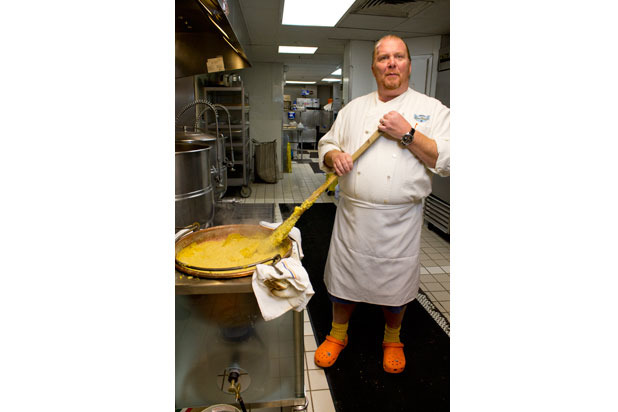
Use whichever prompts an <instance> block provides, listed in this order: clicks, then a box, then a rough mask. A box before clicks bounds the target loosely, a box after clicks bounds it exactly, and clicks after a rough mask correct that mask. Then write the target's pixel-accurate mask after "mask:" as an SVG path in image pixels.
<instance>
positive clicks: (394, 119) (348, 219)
mask: <svg viewBox="0 0 618 412" xmlns="http://www.w3.org/2000/svg"><path fill="white" fill-rule="evenodd" d="M371 71H372V72H373V76H374V77H375V80H376V83H377V88H378V90H377V91H375V92H373V93H369V94H367V95H365V96H361V97H359V98H356V99H354V100H352V101H351V102H350V103H349V104H348V105H346V106H345V107H344V108H343V109H342V110H341V111H340V112H339V116H338V117H337V120H336V121H335V122H334V124H333V126H332V128H331V129H330V131H329V132H328V133H327V134H326V135H324V137H323V138H322V139H320V141H319V143H318V152H319V161H320V168H321V169H322V170H324V171H325V172H327V173H333V172H334V173H337V175H338V176H339V190H340V193H339V194H340V200H339V204H338V207H337V214H336V217H335V223H334V227H333V234H332V237H331V242H330V249H329V252H328V258H327V261H326V267H325V269H324V283H325V284H326V288H327V290H328V293H329V297H330V300H331V302H332V310H333V319H332V329H331V331H330V334H329V335H328V336H327V337H326V340H325V341H324V342H323V343H322V344H321V345H320V347H319V348H318V349H317V351H316V352H315V363H316V365H318V366H320V367H329V366H332V365H333V364H334V363H335V361H336V360H337V357H338V356H339V354H340V353H341V351H342V350H343V349H344V348H345V346H346V345H347V344H348V336H347V328H348V321H349V319H350V317H351V315H352V312H353V311H354V308H355V306H356V303H358V302H366V303H370V304H375V305H380V306H382V310H383V312H384V317H385V327H384V340H383V343H382V348H383V356H384V357H383V367H384V370H385V371H386V372H389V373H400V372H402V371H403V370H404V368H405V363H406V361H405V355H404V351H403V346H404V345H403V343H401V341H400V339H399V332H400V330H401V322H402V320H403V316H404V313H405V310H406V305H407V304H408V303H409V302H411V301H412V300H414V299H415V298H416V296H417V294H418V288H419V279H420V261H419V251H420V240H421V228H422V221H423V199H424V198H425V197H427V196H428V195H429V194H430V193H431V176H432V174H434V173H436V174H439V175H440V176H448V175H449V173H450V143H449V141H450V111H449V109H448V108H447V107H445V106H444V105H443V104H441V103H440V102H439V101H438V100H436V99H434V98H431V97H429V96H426V95H424V94H422V93H418V92H416V91H414V90H412V89H411V88H409V87H408V82H409V78H410V74H411V59H410V52H409V50H408V47H407V45H406V44H405V42H404V41H403V40H402V39H401V38H399V37H397V36H393V35H388V36H385V37H383V38H381V39H380V40H378V41H377V42H376V44H375V46H374V50H373V57H372V65H371ZM376 128H377V129H378V130H379V131H380V132H382V133H381V134H382V136H383V137H380V138H379V139H378V140H377V141H376V142H375V143H374V144H373V145H372V146H371V147H370V148H369V149H368V150H367V151H366V152H365V153H364V154H363V155H362V156H361V157H360V158H358V160H357V161H356V163H353V161H352V156H351V153H354V152H355V151H356V149H358V148H359V147H360V146H361V145H362V144H363V143H364V142H365V141H366V140H367V139H368V138H369V136H370V135H371V134H372V133H373V132H374V131H375V129H376Z"/></svg>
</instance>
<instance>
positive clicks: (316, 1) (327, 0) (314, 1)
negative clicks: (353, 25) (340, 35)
mask: <svg viewBox="0 0 618 412" xmlns="http://www.w3.org/2000/svg"><path fill="white" fill-rule="evenodd" d="M353 3H354V0H336V1H333V0H311V2H308V1H307V0H285V2H284V4H283V18H282V20H281V24H285V25H290V26H321V27H335V25H336V24H337V22H338V21H339V20H340V19H341V17H342V16H343V15H344V14H345V13H346V12H347V11H348V9H349V8H350V6H352V4H353Z"/></svg>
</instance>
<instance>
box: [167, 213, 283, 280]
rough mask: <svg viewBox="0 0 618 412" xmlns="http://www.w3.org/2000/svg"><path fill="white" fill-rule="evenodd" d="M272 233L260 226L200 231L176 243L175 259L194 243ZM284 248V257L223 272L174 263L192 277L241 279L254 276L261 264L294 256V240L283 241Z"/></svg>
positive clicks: (221, 227) (275, 257)
mask: <svg viewBox="0 0 618 412" xmlns="http://www.w3.org/2000/svg"><path fill="white" fill-rule="evenodd" d="M272 231H273V230H272V229H269V228H266V227H263V226H260V225H224V226H215V227H211V228H208V229H203V230H199V231H197V232H193V233H190V234H188V235H185V236H183V237H181V238H179V239H178V240H177V241H176V248H175V255H174V257H176V256H178V252H180V251H181V250H182V249H184V248H185V247H187V246H189V245H190V244H191V243H193V242H197V243H202V242H205V241H207V240H223V239H225V238H227V236H228V235H230V234H232V233H239V234H241V235H243V236H251V235H255V234H256V233H264V234H266V235H269V234H270V233H272ZM283 246H284V250H285V253H284V254H283V256H280V255H278V254H276V255H274V256H271V257H269V258H268V259H265V260H261V261H256V262H253V263H251V264H248V265H245V266H242V267H230V268H223V269H222V270H219V269H217V270H205V269H203V268H202V269H198V268H193V267H190V266H187V265H185V264H183V263H182V262H179V261H178V259H174V261H175V265H176V269H178V270H180V271H181V272H184V273H186V274H188V275H191V276H197V277H201V278H209V279H229V278H239V277H242V276H249V275H252V274H253V272H254V271H255V266H256V265H258V264H260V263H264V264H272V263H276V262H277V261H278V260H279V259H283V258H287V257H290V255H291V254H292V240H291V239H290V238H289V237H288V238H286V239H285V240H284V241H283Z"/></svg>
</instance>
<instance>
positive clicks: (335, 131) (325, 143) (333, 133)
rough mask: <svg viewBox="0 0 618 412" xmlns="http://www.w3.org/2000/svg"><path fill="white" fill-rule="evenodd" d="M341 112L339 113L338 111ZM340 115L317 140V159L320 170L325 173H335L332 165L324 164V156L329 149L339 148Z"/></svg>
mask: <svg viewBox="0 0 618 412" xmlns="http://www.w3.org/2000/svg"><path fill="white" fill-rule="evenodd" d="M340 114H341V113H340ZM340 119H341V116H339V117H338V118H337V119H336V120H335V122H334V123H333V126H332V127H331V128H330V130H329V131H328V133H326V134H325V135H324V137H322V138H321V139H320V141H319V142H318V160H319V165H320V170H323V171H324V172H326V173H335V169H333V168H332V167H328V166H326V164H325V163H324V156H326V153H328V152H330V151H331V150H341V146H340V143H339V138H340V136H341V132H342V130H341V120H340Z"/></svg>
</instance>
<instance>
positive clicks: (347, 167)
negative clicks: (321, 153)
mask: <svg viewBox="0 0 618 412" xmlns="http://www.w3.org/2000/svg"><path fill="white" fill-rule="evenodd" d="M328 155H330V160H331V162H332V164H333V169H335V173H337V176H343V175H345V174H347V173H349V172H350V171H351V170H352V168H353V167H354V161H353V160H352V155H351V154H349V153H345V152H340V151H338V150H333V151H332V152H330V153H328Z"/></svg>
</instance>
